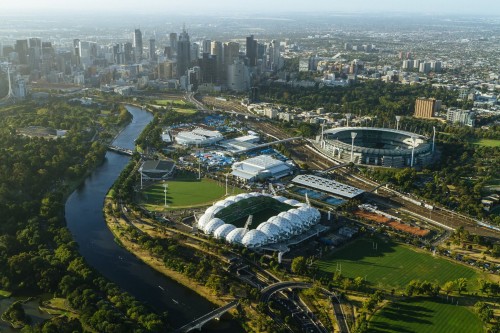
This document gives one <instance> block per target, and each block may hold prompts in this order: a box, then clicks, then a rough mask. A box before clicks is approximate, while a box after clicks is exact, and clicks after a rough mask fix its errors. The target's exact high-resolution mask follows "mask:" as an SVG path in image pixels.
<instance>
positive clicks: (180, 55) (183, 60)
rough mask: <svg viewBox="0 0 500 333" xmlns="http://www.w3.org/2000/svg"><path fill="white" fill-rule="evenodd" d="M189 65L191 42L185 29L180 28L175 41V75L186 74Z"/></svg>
mask: <svg viewBox="0 0 500 333" xmlns="http://www.w3.org/2000/svg"><path fill="white" fill-rule="evenodd" d="M190 65H191V42H190V41H189V34H188V33H187V32H186V29H185V28H183V29H182V33H181V34H180V35H179V41H178V42H177V75H178V77H181V76H183V75H185V74H186V71H187V70H188V68H189V66H190Z"/></svg>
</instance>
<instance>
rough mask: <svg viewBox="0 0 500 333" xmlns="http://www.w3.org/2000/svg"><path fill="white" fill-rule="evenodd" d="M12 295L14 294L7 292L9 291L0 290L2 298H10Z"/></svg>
mask: <svg viewBox="0 0 500 333" xmlns="http://www.w3.org/2000/svg"><path fill="white" fill-rule="evenodd" d="M11 295H12V293H11V292H10V291H7V290H2V289H0V297H6V298H7V297H10V296H11Z"/></svg>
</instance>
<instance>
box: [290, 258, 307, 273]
mask: <svg viewBox="0 0 500 333" xmlns="http://www.w3.org/2000/svg"><path fill="white" fill-rule="evenodd" d="M292 272H293V273H294V274H304V273H306V272H307V262H306V258H304V257H303V256H299V257H296V258H294V259H293V260H292Z"/></svg>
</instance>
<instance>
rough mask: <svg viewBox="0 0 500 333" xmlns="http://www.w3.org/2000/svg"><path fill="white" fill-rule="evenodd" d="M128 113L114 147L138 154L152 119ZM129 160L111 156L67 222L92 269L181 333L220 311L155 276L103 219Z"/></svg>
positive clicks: (217, 326)
mask: <svg viewBox="0 0 500 333" xmlns="http://www.w3.org/2000/svg"><path fill="white" fill-rule="evenodd" d="M127 109H128V111H129V112H130V113H131V114H132V115H133V120H132V122H131V123H130V124H129V125H128V126H127V127H126V128H125V129H124V130H123V131H122V132H121V133H120V134H119V136H118V137H117V138H116V139H115V141H114V142H113V145H115V146H119V147H123V148H129V149H134V140H135V139H136V138H137V137H138V136H139V134H140V133H141V132H142V130H143V129H144V127H145V126H146V125H147V124H148V123H149V122H150V121H151V120H152V119H153V117H152V115H151V114H150V113H148V112H146V111H143V110H141V109H139V108H136V107H132V106H127ZM129 159H130V158H129V157H127V156H123V155H119V154H117V153H114V152H108V153H107V154H106V160H105V162H104V163H103V164H102V165H101V166H100V167H98V168H97V169H96V170H95V171H94V172H93V173H92V174H91V175H90V176H89V177H88V178H87V179H86V181H85V183H84V184H83V185H82V186H80V188H78V189H77V190H75V192H73V193H72V194H71V195H70V197H69V198H68V200H67V201H66V206H65V208H66V221H67V224H68V228H69V229H70V230H71V233H72V234H73V237H74V239H75V240H76V242H77V243H78V245H79V251H80V254H81V255H82V256H83V257H84V258H85V260H86V261H87V262H88V263H89V264H90V265H91V266H93V267H94V268H95V269H96V270H98V271H99V272H100V273H101V274H102V275H103V276H105V277H106V278H108V279H109V280H111V281H113V282H114V283H116V284H117V285H118V286H119V287H121V288H122V289H123V290H125V291H127V292H129V293H130V294H132V295H133V296H135V297H136V298H137V299H138V300H140V301H142V302H145V303H146V304H148V305H149V306H151V307H152V308H153V309H155V310H156V311H157V312H159V313H161V312H163V311H167V312H168V319H169V322H170V324H171V325H172V326H173V327H174V328H177V327H180V326H182V325H184V324H186V323H188V322H189V321H191V320H194V319H196V318H197V317H200V316H202V315H204V314H206V313H207V312H210V311H211V310H213V309H215V308H216V306H215V305H214V304H212V303H210V302H209V301H208V300H206V299H205V298H203V297H201V296H199V295H198V294H196V293H195V292H193V291H192V290H190V289H189V288H186V287H184V286H183V285H181V284H179V283H177V282H176V281H173V280H171V279H169V278H167V277H165V276H163V275H162V274H160V273H158V272H156V271H155V270H154V269H152V268H150V267H149V266H147V265H146V264H144V263H143V262H142V261H140V260H139V259H137V258H136V257H135V256H134V255H132V254H130V253H129V252H128V251H126V250H125V249H123V248H122V247H120V246H118V245H117V244H116V243H115V241H114V238H113V235H112V234H111V232H110V231H109V229H108V228H107V226H106V223H105V221H104V218H103V212H102V210H103V202H104V197H105V195H106V193H107V192H108V190H109V188H110V187H111V186H112V185H113V183H114V182H115V180H116V179H117V178H118V175H119V174H120V172H121V171H122V170H123V168H124V167H125V166H126V164H127V163H128V161H129ZM204 330H205V327H204ZM206 331H207V332H210V331H213V332H242V329H241V327H239V325H238V323H237V322H235V321H230V322H227V321H226V322H220V323H213V324H210V325H208V326H207V330H206Z"/></svg>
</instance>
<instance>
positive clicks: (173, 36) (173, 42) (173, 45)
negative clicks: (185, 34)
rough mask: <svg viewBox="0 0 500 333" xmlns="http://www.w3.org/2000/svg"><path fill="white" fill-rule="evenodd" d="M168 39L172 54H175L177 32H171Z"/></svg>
mask: <svg viewBox="0 0 500 333" xmlns="http://www.w3.org/2000/svg"><path fill="white" fill-rule="evenodd" d="M169 39H170V48H171V51H172V54H175V53H176V52H177V33H176V32H171V33H170V35H169Z"/></svg>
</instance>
